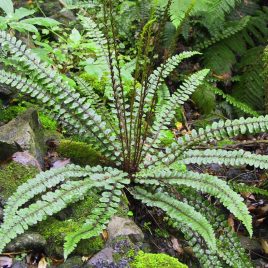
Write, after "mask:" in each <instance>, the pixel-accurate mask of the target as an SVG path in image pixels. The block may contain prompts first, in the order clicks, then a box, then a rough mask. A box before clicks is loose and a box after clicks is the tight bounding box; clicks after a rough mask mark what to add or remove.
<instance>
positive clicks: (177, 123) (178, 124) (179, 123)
mask: <svg viewBox="0 0 268 268" xmlns="http://www.w3.org/2000/svg"><path fill="white" fill-rule="evenodd" d="M175 126H176V128H177V130H181V129H182V127H183V125H182V123H181V122H176V124H175Z"/></svg>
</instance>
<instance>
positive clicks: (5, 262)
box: [0, 256, 12, 268]
mask: <svg viewBox="0 0 268 268" xmlns="http://www.w3.org/2000/svg"><path fill="white" fill-rule="evenodd" d="M11 266H12V258H10V257H7V256H0V268H2V267H11Z"/></svg>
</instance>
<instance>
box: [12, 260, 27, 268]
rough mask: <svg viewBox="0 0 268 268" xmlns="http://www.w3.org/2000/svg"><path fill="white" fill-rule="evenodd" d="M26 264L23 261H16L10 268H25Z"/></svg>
mask: <svg viewBox="0 0 268 268" xmlns="http://www.w3.org/2000/svg"><path fill="white" fill-rule="evenodd" d="M27 267H28V266H27V264H26V263H25V262H23V261H16V262H15V263H14V264H13V265H12V268H27Z"/></svg>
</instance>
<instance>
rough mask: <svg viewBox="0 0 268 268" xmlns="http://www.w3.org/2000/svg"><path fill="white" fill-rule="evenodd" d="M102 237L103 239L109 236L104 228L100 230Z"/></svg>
mask: <svg viewBox="0 0 268 268" xmlns="http://www.w3.org/2000/svg"><path fill="white" fill-rule="evenodd" d="M102 238H103V239H104V240H105V241H107V240H108V238H109V234H108V232H107V231H106V230H104V231H103V232H102Z"/></svg>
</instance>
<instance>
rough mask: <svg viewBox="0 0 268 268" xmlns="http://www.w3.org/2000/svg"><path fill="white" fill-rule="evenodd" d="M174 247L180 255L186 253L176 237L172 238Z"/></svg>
mask: <svg viewBox="0 0 268 268" xmlns="http://www.w3.org/2000/svg"><path fill="white" fill-rule="evenodd" d="M171 242H172V247H173V249H174V250H175V251H176V252H177V253H178V254H179V255H182V254H183V253H184V250H183V248H182V245H181V244H180V243H179V240H178V239H177V238H176V237H172V238H171Z"/></svg>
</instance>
